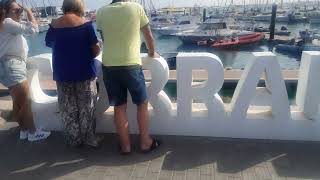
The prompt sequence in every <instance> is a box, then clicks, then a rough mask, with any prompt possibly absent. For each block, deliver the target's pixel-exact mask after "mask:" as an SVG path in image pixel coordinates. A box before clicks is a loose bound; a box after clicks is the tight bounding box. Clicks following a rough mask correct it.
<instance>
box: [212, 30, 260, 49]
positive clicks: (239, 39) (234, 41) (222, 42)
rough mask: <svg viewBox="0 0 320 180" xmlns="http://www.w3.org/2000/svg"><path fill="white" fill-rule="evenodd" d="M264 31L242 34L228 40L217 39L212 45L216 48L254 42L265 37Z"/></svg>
mask: <svg viewBox="0 0 320 180" xmlns="http://www.w3.org/2000/svg"><path fill="white" fill-rule="evenodd" d="M264 37H265V34H264V33H254V34H250V35H245V36H240V37H236V38H231V39H227V40H220V41H215V42H213V43H212V45H211V47H214V48H233V47H238V46H240V45H243V44H252V43H256V42H259V41H261V40H262V39H264Z"/></svg>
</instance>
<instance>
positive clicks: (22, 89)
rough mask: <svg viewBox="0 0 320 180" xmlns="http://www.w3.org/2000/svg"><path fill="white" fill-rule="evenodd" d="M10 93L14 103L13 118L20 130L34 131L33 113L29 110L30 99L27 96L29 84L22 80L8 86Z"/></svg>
mask: <svg viewBox="0 0 320 180" xmlns="http://www.w3.org/2000/svg"><path fill="white" fill-rule="evenodd" d="M10 94H11V96H12V99H13V101H14V105H15V111H16V112H15V115H14V116H15V119H16V121H17V122H18V123H19V125H20V128H21V129H22V130H29V131H30V132H31V133H32V132H34V131H35V125H34V122H33V115H32V110H31V101H30V98H29V85H28V82H27V81H24V82H22V83H20V84H18V85H16V86H14V87H11V88H10Z"/></svg>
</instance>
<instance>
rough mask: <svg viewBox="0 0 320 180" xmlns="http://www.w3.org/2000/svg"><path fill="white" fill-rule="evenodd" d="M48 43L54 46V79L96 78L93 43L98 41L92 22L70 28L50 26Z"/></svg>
mask: <svg viewBox="0 0 320 180" xmlns="http://www.w3.org/2000/svg"><path fill="white" fill-rule="evenodd" d="M45 41H46V45H47V46H48V47H50V48H52V68H53V79H54V80H55V81H60V82H77V81H85V80H90V79H92V78H95V77H96V76H97V69H96V67H95V60H94V58H95V57H93V56H94V55H93V52H92V48H91V47H92V45H94V44H96V43H98V38H97V36H96V33H95V30H94V27H93V24H92V22H87V23H85V24H83V25H81V26H77V27H68V28H54V27H52V26H51V25H50V28H49V30H48V32H47V35H46V39H45Z"/></svg>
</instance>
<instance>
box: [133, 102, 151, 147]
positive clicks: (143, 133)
mask: <svg viewBox="0 0 320 180" xmlns="http://www.w3.org/2000/svg"><path fill="white" fill-rule="evenodd" d="M137 119H138V124H139V131H140V148H141V150H147V149H149V148H150V146H151V144H152V138H151V137H150V134H149V112H148V102H145V103H143V104H141V105H139V106H138V112H137Z"/></svg>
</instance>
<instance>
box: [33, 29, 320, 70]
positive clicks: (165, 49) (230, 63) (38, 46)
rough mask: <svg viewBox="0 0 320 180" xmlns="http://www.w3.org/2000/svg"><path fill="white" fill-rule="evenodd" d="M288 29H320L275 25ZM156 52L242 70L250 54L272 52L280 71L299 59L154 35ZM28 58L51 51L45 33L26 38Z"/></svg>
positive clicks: (258, 48)
mask: <svg viewBox="0 0 320 180" xmlns="http://www.w3.org/2000/svg"><path fill="white" fill-rule="evenodd" d="M259 25H261V26H264V27H268V24H267V23H260V24H259ZM283 25H284V26H286V27H288V30H289V31H291V32H292V35H291V36H293V37H298V35H299V31H300V30H305V29H309V30H313V29H320V25H319V24H318V25H315V26H310V24H303V23H300V24H279V23H278V24H277V28H278V29H280V28H281V26H283ZM155 38H156V45H157V50H158V52H159V53H160V54H164V53H173V52H210V53H214V54H216V55H217V56H219V57H220V59H221V60H222V62H223V64H224V66H225V67H232V68H233V69H241V68H244V67H245V65H246V64H247V62H248V59H250V58H252V52H262V51H272V52H274V53H275V54H276V55H277V58H278V61H279V63H280V65H281V67H282V69H298V68H299V65H300V62H299V61H300V59H301V57H300V56H299V55H293V54H284V53H279V52H276V51H275V48H274V46H273V45H270V44H268V43H266V42H260V43H258V44H252V45H249V46H245V47H242V48H240V49H236V50H221V49H218V50H217V49H213V48H210V47H203V46H197V45H184V44H183V43H182V41H180V40H179V39H178V38H175V37H170V36H160V35H159V34H157V33H155ZM27 39H28V44H29V48H30V50H29V56H33V55H37V54H41V53H48V52H51V50H50V49H49V48H47V47H45V42H44V39H45V33H40V34H38V35H35V36H31V37H28V38H27Z"/></svg>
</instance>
